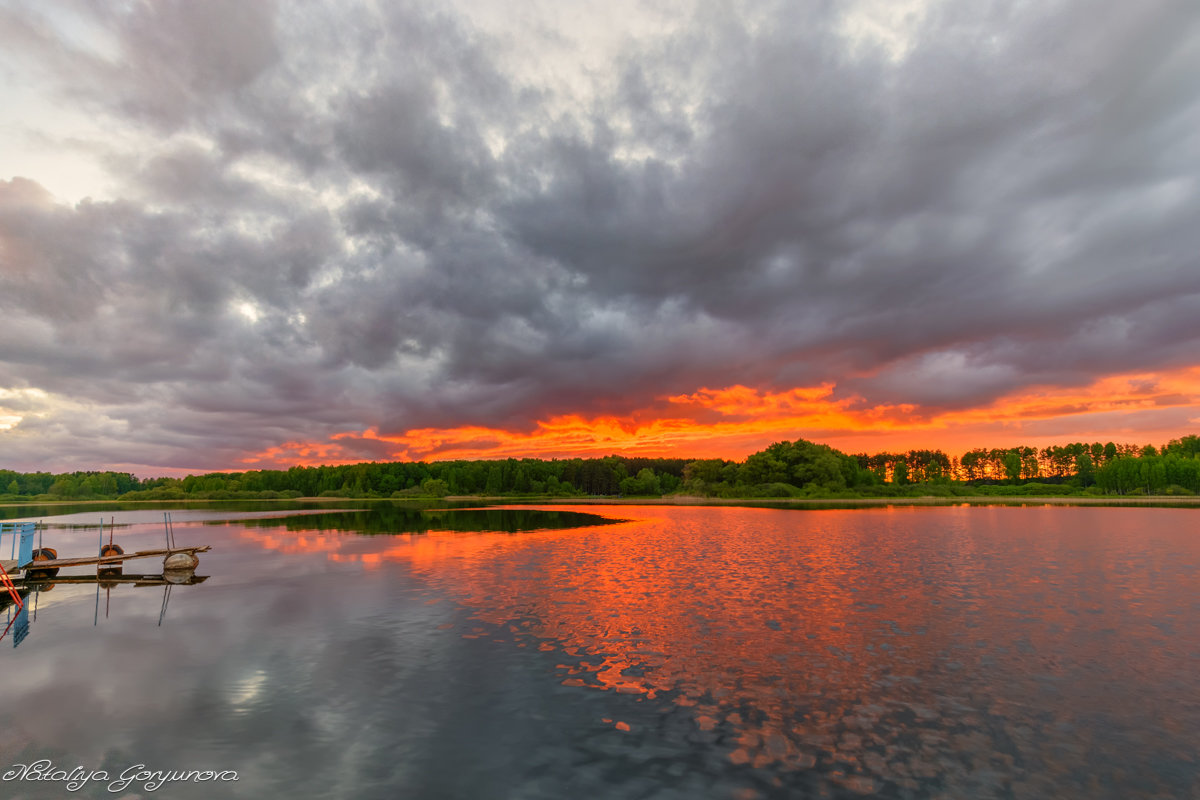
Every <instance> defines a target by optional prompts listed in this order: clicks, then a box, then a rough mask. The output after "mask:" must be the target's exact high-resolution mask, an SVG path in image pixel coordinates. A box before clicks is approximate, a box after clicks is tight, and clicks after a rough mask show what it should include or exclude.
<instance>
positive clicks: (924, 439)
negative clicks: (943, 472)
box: [243, 367, 1200, 468]
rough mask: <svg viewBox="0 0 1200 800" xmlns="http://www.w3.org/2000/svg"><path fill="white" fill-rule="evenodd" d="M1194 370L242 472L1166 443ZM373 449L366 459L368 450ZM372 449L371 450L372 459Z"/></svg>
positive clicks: (423, 442)
mask: <svg viewBox="0 0 1200 800" xmlns="http://www.w3.org/2000/svg"><path fill="white" fill-rule="evenodd" d="M1198 408H1200V367H1186V368H1181V369H1177V370H1172V371H1168V372H1161V373H1141V372H1138V373H1127V374H1123V375H1114V376H1110V377H1106V378H1103V379H1101V380H1098V381H1096V382H1094V383H1092V384H1090V385H1087V386H1083V387H1072V388H1061V387H1045V388H1042V389H1040V390H1034V391H1025V392H1019V393H1014V394H1010V395H1006V396H1004V397H1001V398H1000V399H998V400H996V401H995V402H993V403H990V404H988V405H986V406H981V407H978V408H965V409H956V410H948V411H942V410H934V409H924V408H921V407H919V406H915V405H908V404H905V405H872V404H871V403H870V402H869V401H868V400H867V399H866V398H863V397H860V396H839V395H838V392H837V387H836V385H835V384H832V383H826V384H822V385H820V386H814V387H798V388H795V389H792V390H789V391H782V392H769V391H760V390H756V389H753V388H749V387H746V386H741V385H734V386H729V387H725V388H722V389H709V388H702V389H699V390H697V391H695V392H692V393H690V394H682V395H673V396H667V397H661V398H657V400H656V401H655V402H653V403H651V404H648V405H647V406H645V407H644V408H641V409H638V410H636V411H634V412H632V413H629V414H626V415H624V416H619V417H618V416H591V417H588V416H584V415H580V414H564V415H560V416H555V417H551V418H549V419H546V420H542V421H539V422H538V423H537V424H536V426H535V427H534V428H533V429H532V430H527V431H520V430H505V429H502V428H494V427H484V426H472V425H465V426H459V427H454V428H419V429H413V430H408V431H405V432H403V433H400V434H383V433H380V432H379V431H378V430H377V429H374V428H368V429H367V430H365V431H361V432H353V431H347V432H343V433H338V434H335V435H333V436H332V437H330V438H329V439H328V440H326V441H294V442H288V443H286V444H283V445H280V446H277V447H272V448H269V449H267V450H264V451H262V452H260V453H256V454H254V455H253V456H249V457H247V458H246V459H245V460H244V462H243V463H244V464H245V465H246V466H247V467H263V468H266V467H286V466H290V465H296V464H298V465H305V466H307V465H318V464H339V463H354V462H357V461H363V460H369V459H368V458H367V457H366V456H365V455H364V454H365V453H371V454H373V455H372V456H371V457H372V458H388V459H404V460H452V459H479V458H521V457H539V458H571V457H576V456H583V457H589V456H602V455H607V454H611V453H620V454H623V455H631V456H632V455H641V456H657V457H682V458H725V459H730V460H740V459H742V458H745V456H746V455H748V454H749V453H752V452H754V451H756V450H759V449H761V448H763V447H765V446H766V445H768V444H770V443H772V442H775V441H780V440H790V439H796V438H805V439H810V440H813V441H818V442H821V443H824V444H829V445H832V446H834V447H837V448H839V449H842V450H845V451H847V452H878V451H885V450H887V451H904V450H908V449H912V448H937V449H942V450H944V451H945V452H947V453H948V454H951V455H960V454H961V453H963V452H965V451H966V450H968V449H970V448H972V447H980V446H990V447H1006V446H1016V445H1030V446H1046V445H1049V444H1056V443H1063V442H1066V441H1077V440H1078V441H1109V440H1118V441H1121V442H1133V443H1147V442H1148V443H1162V442H1165V441H1167V440H1168V439H1171V438H1174V437H1177V436H1178V435H1179V434H1180V430H1181V425H1182V426H1186V425H1188V424H1192V425H1200V411H1197V409H1198ZM363 445H369V446H370V447H371V448H373V449H371V450H364V449H363V448H362V446H363ZM374 448H378V449H374Z"/></svg>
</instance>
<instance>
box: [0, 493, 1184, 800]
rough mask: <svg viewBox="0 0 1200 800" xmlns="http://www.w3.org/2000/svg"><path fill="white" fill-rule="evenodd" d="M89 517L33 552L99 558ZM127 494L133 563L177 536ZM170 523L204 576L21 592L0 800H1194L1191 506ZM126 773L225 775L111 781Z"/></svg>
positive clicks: (325, 515) (493, 513)
mask: <svg viewBox="0 0 1200 800" xmlns="http://www.w3.org/2000/svg"><path fill="white" fill-rule="evenodd" d="M88 513H89V512H83V514H82V515H80V516H78V517H70V518H64V519H60V520H58V522H57V525H58V527H50V528H48V529H47V530H45V532H44V534H43V535H44V537H45V543H46V544H47V545H52V546H54V547H56V548H57V549H58V550H59V555H60V556H63V557H65V556H68V555H91V554H94V552H95V550H96V546H97V544H98V540H99V537H100V536H101V534H100V531H99V528H98V527H97V526H96V525H95V523H92V524H93V527H92V528H91V529H87V528H79V527H73V526H76V525H86V524H88V519H87V515H88ZM139 513H141V512H117V513H116V517H117V519H116V522H117V525H116V527H115V528H114V529H113V531H112V535H113V536H114V539H115V541H117V542H118V543H120V544H122V545H123V546H124V547H125V550H126V551H127V552H129V551H132V550H137V549H148V548H153V547H161V546H163V545H162V543H163V538H164V533H163V525H162V523H161V521H155V520H154V519H151V518H149V517H147V516H146V515H145V514H143V515H142V516H138V514H139ZM155 513H156V514H157V513H158V512H155ZM280 513H282V512H280ZM92 516H98V514H96V513H92ZM105 516H106V519H107V517H108V516H110V515H109V514H107V513H106V515H105ZM151 516H153V515H151ZM159 519H161V516H160V515H159ZM174 520H175V522H174V528H175V539H176V541H177V543H178V544H180V545H184V544H210V545H212V548H213V549H212V551H211V552H208V553H205V554H202V555H201V563H200V566H199V567H198V568H197V570H196V575H197V576H198V578H203V580H202V581H200V582H195V583H192V584H191V585H187V584H184V585H174V584H168V583H164V582H163V581H162V580H161V577H160V576H155V575H149V576H147V578H146V579H144V580H142V581H141V583H142V584H143V585H136V584H135V583H134V582H131V581H127V582H123V583H114V582H112V581H106V582H105V583H103V584H101V583H96V582H95V579H94V575H95V572H94V570H93V571H92V572H90V573H89V572H88V570H87V568H73V569H64V570H63V571H62V573H61V574H60V577H62V576H65V575H67V574H68V573H73V574H76V575H79V576H81V578H80V580H84V581H88V582H81V583H71V582H65V581H64V582H59V583H55V584H54V585H52V586H50V585H43V586H42V588H41V589H40V590H38V591H35V592H31V593H30V594H29V595H28V596H27V597H26V601H27V609H28V618H27V621H28V625H27V627H25V626H24V625H22V627H23V630H22V631H21V636H20V640H19V644H18V646H15V647H14V642H17V641H18V637H17V634H16V633H15V632H14V630H10V631H9V632H8V634H7V635H6V638H4V639H3V640H2V641H0V669H2V670H3V672H2V673H0V674H2V675H3V681H2V683H0V732H2V733H3V735H2V736H0V772H3V773H7V774H10V775H11V774H12V773H13V772H14V770H15V767H14V766H12V765H29V764H35V763H38V762H40V763H42V764H43V766H42V767H40V768H38V769H41V770H42V774H43V776H44V778H49V779H42V780H32V779H30V778H31V776H34V775H36V774H37V773H36V769H35V770H34V771H32V772H31V771H26V773H25V779H23V780H22V779H19V778H16V777H13V778H10V779H8V780H5V781H0V796H4V797H13V798H49V797H54V798H59V797H64V796H65V797H122V796H124V797H145V796H161V797H170V798H176V797H180V798H233V797H237V798H329V797H345V798H360V799H361V798H414V799H416V798H472V799H473V798H563V797H570V796H575V797H579V798H588V800H593V799H595V798H621V799H622V800H624V799H625V798H680V799H681V800H682V799H683V798H710V797H711V798H732V799H734V800H750V798H775V797H831V798H841V797H863V796H867V797H874V796H877V797H895V798H925V797H947V798H962V797H972V798H992V797H996V798H1043V797H1054V798H1089V799H1091V798H1106V797H1112V798H1168V797H1169V798H1182V797H1198V796H1200V750H1198V746H1197V742H1200V534H1198V526H1197V521H1198V520H1200V516H1197V512H1196V511H1195V510H1191V509H1172V508H1077V507H972V508H967V507H950V508H900V507H897V508H891V507H887V508H872V509H857V510H820V511H811V510H804V511H799V510H784V509H762V508H723V507H696V508H692V507H673V506H576V507H571V506H552V507H551V506H547V507H537V508H488V509H482V510H471V509H462V508H457V509H447V510H441V511H438V510H428V509H417V508H407V507H402V506H395V505H392V504H378V505H375V506H372V507H371V508H368V509H353V510H347V511H344V512H343V511H336V510H335V511H329V510H325V511H321V510H320V509H308V510H306V513H304V514H295V515H290V516H278V517H272V516H263V515H262V514H258V515H250V516H241V515H238V514H236V513H233V512H224V513H210V512H203V513H200V512H179V511H177V512H174ZM46 521H47V522H48V523H53V522H55V520H54V519H53V518H49V517H47V518H46ZM107 535H108V534H107V532H106V533H105V534H104V536H105V537H107ZM105 540H106V541H107V539H105ZM4 547H5V548H7V547H8V545H7V543H5V544H4ZM3 555H4V557H5V558H7V557H8V553H7V550H5V552H4V553H3ZM143 571H144V572H146V573H153V572H161V562H158V561H155V560H154V559H147V560H144V561H141V562H129V563H127V564H126V565H125V572H126V573H138V572H143ZM14 611H15V608H14V607H13V606H11V605H9V606H8V608H7V609H6V610H5V611H2V612H0V626H2V625H7V624H8V621H9V619H11V618H13V617H14ZM5 615H7V616H5ZM46 764H49V765H50V766H49V767H47V766H44V765H46ZM139 765H145V767H144V770H145V771H146V772H147V773H148V772H153V771H156V770H184V771H187V770H200V771H204V770H210V771H213V772H226V773H232V772H236V774H237V775H236V777H237V780H236V781H233V780H231V779H228V778H229V775H228V774H226V775H225V778H226V779H223V780H219V779H215V778H214V779H209V778H208V776H201V778H200V779H197V778H196V777H195V776H194V775H193V778H192V780H190V781H183V780H176V781H173V782H168V783H166V784H164V785H163V786H162V787H161V788H158V789H156V790H154V791H153V792H148V791H147V790H148V788H150V787H148V786H147V785H146V784H147V781H150V782H151V783H152V780H150V779H147V778H143V779H140V780H130V781H129V782H128V783H127V784H126V785H123V786H122V785H118V786H116V787H111V784H112V783H113V782H114V781H116V780H117V779H118V777H119V776H120V775H122V774H123V773H128V771H129V770H130V769H131V768H135V767H138V766H139ZM76 767H80V768H82V770H83V771H84V772H85V773H90V775H88V774H85V777H84V778H83V779H81V782H80V785H79V788H78V789H76V790H72V789H69V788H67V787H66V785H65V783H66V782H65V781H64V780H54V779H52V778H53V777H54V776H53V774H52V772H53V770H62V771H64V772H66V771H70V770H73V769H74V768H76ZM99 772H103V773H105V774H104V776H102V777H103V778H104V779H102V778H101V777H98V776H97V773H99ZM131 774H133V773H131ZM105 779H107V780H105ZM110 788H115V791H110Z"/></svg>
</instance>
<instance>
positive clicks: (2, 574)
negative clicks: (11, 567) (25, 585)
mask: <svg viewBox="0 0 1200 800" xmlns="http://www.w3.org/2000/svg"><path fill="white" fill-rule="evenodd" d="M0 586H2V587H4V588H5V589H8V593H9V594H10V595H11V596H12V599H13V602H14V603H16V604H17V608H18V609H23V608H25V601H24V600H22V599H21V595H20V594H18V593H17V587H16V586H14V585H13V582H12V578H10V577H9V576H8V570H6V569H5V568H4V565H3V564H0Z"/></svg>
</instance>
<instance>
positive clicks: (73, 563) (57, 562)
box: [0, 545, 212, 576]
mask: <svg viewBox="0 0 1200 800" xmlns="http://www.w3.org/2000/svg"><path fill="white" fill-rule="evenodd" d="M211 549H212V547H211V546H210V545H203V546H201V547H172V548H169V549H168V548H164V549H161V550H138V551H137V552H136V553H121V554H120V555H113V556H81V557H79V558H52V559H47V560H45V561H30V562H29V563H28V564H26V565H25V566H24V567H18V566H17V562H16V561H0V566H3V567H4V569H5V570H6V571H7V572H8V574H9V575H13V576H15V575H16V574H17V573H18V572H26V573H28V572H38V571H40V570H46V569H59V568H61V567H88V566H93V565H95V566H97V567H103V566H105V565H110V566H111V565H115V564H120V563H122V562H125V561H132V560H133V559H135V558H162V559H164V560H165V559H167V558H169V557H170V556H173V555H175V554H176V553H186V554H188V555H190V556H195V555H196V553H206V552H208V551H209V550H211Z"/></svg>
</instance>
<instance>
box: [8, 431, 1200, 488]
mask: <svg viewBox="0 0 1200 800" xmlns="http://www.w3.org/2000/svg"><path fill="white" fill-rule="evenodd" d="M1197 492H1200V436H1194V435H1193V436H1184V437H1182V438H1180V439H1175V440H1172V441H1171V442H1169V443H1167V444H1165V445H1163V446H1162V447H1158V448H1156V447H1154V446H1153V445H1145V446H1141V447H1139V446H1135V445H1118V444H1113V443H1112V442H1109V443H1107V444H1101V443H1100V442H1095V443H1090V444H1089V443H1084V442H1075V443H1072V444H1068V445H1063V446H1053V447H1047V448H1043V449H1042V450H1038V449H1036V448H1033V447H1013V448H1008V449H992V450H987V449H978V450H971V451H969V452H967V453H965V454H963V456H962V457H961V458H951V457H948V456H947V455H946V454H945V453H943V452H942V451H940V450H910V451H908V452H907V453H876V454H873V455H867V454H865V453H860V454H855V455H847V454H846V453H842V452H840V451H838V450H835V449H833V448H832V447H829V446H827V445H823V444H816V443H814V442H808V441H805V440H803V439H798V440H796V441H794V442H776V443H775V444H773V445H771V446H770V447H768V448H766V449H765V450H762V451H760V452H757V453H754V454H752V455H750V456H748V457H747V458H746V459H745V460H744V461H727V460H724V459H715V458H710V459H698V460H688V459H681V458H626V457H624V456H616V455H613V456H606V457H604V458H588V459H583V458H573V459H551V460H543V459H536V458H524V459H513V458H510V459H505V460H491V461H489V460H479V461H435V462H430V463H426V462H421V461H418V462H370V463H363V464H349V465H343V466H322V467H292V468H291V469H288V470H253V471H249V472H212V473H208V474H206V475H189V476H188V477H186V478H150V479H139V478H136V477H134V476H133V475H130V474H128V473H123V472H71V473H61V474H52V473H49V472H25V473H22V472H14V471H12V470H4V469H0V500H8V501H16V500H27V499H28V500H86V499H115V498H121V499H123V500H185V499H225V498H230V499H232V498H262V499H270V498H294V497H400V498H402V497H446V496H450V495H485V496H512V497H547V496H549V497H580V496H596V495H600V496H615V495H621V496H626V497H660V496H664V495H695V496H702V497H726V498H741V497H746V498H753V497H800V498H803V497H912V496H926V495H933V496H945V497H952V496H967V495H1016V496H1048V495H1081V494H1082V495H1101V494H1115V495H1151V494H1154V495H1190V494H1196V493H1197Z"/></svg>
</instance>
